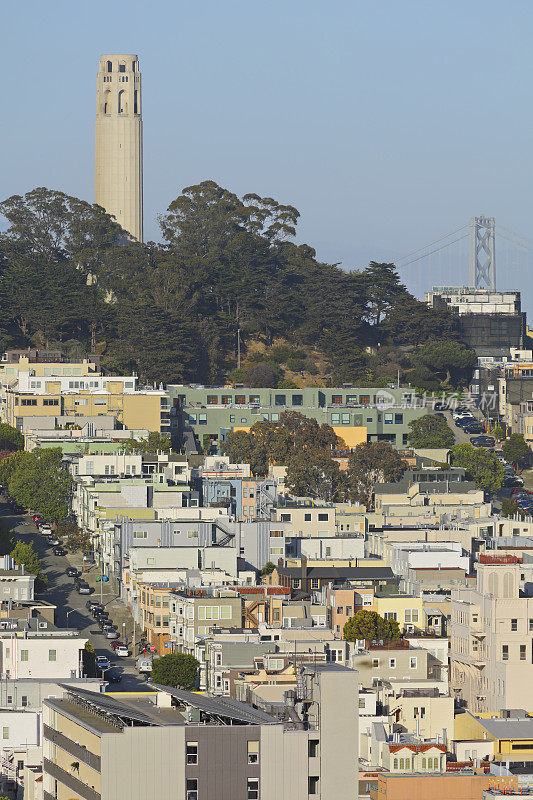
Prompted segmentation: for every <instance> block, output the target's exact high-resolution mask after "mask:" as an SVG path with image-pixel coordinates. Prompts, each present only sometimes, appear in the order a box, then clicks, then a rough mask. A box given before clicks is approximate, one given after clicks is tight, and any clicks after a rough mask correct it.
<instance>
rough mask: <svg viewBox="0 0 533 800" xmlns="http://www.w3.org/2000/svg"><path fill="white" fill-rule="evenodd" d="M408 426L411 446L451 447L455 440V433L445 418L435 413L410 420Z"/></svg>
mask: <svg viewBox="0 0 533 800" xmlns="http://www.w3.org/2000/svg"><path fill="white" fill-rule="evenodd" d="M409 428H410V429H411V430H410V433H409V444H410V445H411V447H417V448H418V447H421V448H423V447H427V448H440V447H452V446H453V444H454V442H455V435H454V433H453V431H452V429H451V428H450V426H449V425H448V423H447V422H446V420H445V419H442V417H438V416H437V415H436V414H426V415H425V416H423V417H419V418H418V419H413V420H411V422H410V423H409Z"/></svg>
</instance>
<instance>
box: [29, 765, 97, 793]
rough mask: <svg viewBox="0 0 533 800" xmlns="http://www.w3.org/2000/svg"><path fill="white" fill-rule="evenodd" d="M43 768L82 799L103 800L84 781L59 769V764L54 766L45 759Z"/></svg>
mask: <svg viewBox="0 0 533 800" xmlns="http://www.w3.org/2000/svg"><path fill="white" fill-rule="evenodd" d="M43 767H44V771H45V772H46V773H47V774H48V775H51V776H52V778H55V780H57V781H59V782H60V783H62V784H63V785H64V786H66V787H67V788H68V789H72V791H73V792H75V793H76V794H79V795H80V797H82V798H84V800H102V797H101V795H100V794H99V793H98V792H96V791H95V790H94V789H91V787H90V786H87V784H86V783H83V781H80V780H78V778H75V777H74V775H71V774H70V772H66V770H64V769H62V768H61V767H59V766H58V765H57V764H54V762H53V761H50V760H49V759H48V758H45V759H43Z"/></svg>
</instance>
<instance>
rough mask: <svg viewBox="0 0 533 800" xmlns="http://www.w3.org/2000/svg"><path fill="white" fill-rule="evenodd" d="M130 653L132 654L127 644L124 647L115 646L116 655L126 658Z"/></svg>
mask: <svg viewBox="0 0 533 800" xmlns="http://www.w3.org/2000/svg"><path fill="white" fill-rule="evenodd" d="M129 654H130V651H129V650H128V648H127V647H126V645H123V646H122V647H115V655H116V656H120V657H121V658H125V657H126V656H129Z"/></svg>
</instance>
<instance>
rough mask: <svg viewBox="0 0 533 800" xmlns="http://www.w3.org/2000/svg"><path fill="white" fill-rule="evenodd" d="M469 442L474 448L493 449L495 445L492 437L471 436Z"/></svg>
mask: <svg viewBox="0 0 533 800" xmlns="http://www.w3.org/2000/svg"><path fill="white" fill-rule="evenodd" d="M470 442H471V444H473V445H474V447H494V444H495V440H494V439H493V438H492V436H472V438H471V439H470Z"/></svg>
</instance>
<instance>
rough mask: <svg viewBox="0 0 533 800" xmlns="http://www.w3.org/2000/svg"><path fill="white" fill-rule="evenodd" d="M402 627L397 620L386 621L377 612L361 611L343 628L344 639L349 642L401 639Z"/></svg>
mask: <svg viewBox="0 0 533 800" xmlns="http://www.w3.org/2000/svg"><path fill="white" fill-rule="evenodd" d="M401 636H402V635H401V633H400V626H399V625H398V623H397V621H396V620H395V619H384V618H383V617H381V616H380V615H379V614H378V613H377V611H366V610H365V609H361V610H360V611H356V612H355V614H354V616H353V617H350V619H348V620H347V621H346V622H345V623H344V628H343V637H344V639H346V640H347V641H348V642H355V641H357V640H358V639H366V640H370V641H373V640H376V639H377V640H380V639H383V640H390V639H401Z"/></svg>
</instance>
